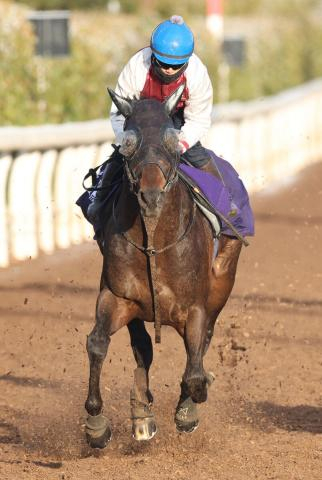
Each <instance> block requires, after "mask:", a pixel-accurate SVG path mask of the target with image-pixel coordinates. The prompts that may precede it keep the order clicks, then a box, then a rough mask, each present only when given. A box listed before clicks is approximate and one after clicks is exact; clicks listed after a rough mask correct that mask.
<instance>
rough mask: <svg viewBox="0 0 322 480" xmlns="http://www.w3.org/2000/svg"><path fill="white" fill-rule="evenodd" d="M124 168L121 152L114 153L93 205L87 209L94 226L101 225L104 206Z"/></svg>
mask: <svg viewBox="0 0 322 480" xmlns="http://www.w3.org/2000/svg"><path fill="white" fill-rule="evenodd" d="M122 168H123V165H122V163H121V159H120V154H119V152H114V153H113V155H112V156H111V158H110V162H109V163H108V164H107V165H106V167H105V170H104V173H103V177H102V179H101V180H100V182H99V183H98V185H97V187H98V190H97V191H96V195H95V196H94V198H93V201H92V203H91V204H90V205H89V207H88V209H87V217H88V219H89V221H90V222H91V223H92V224H97V223H99V215H100V212H101V208H102V206H103V205H104V202H105V199H106V197H107V195H108V193H109V191H110V189H111V187H112V185H113V183H114V181H115V177H116V175H117V173H119V172H120V170H121V169H122Z"/></svg>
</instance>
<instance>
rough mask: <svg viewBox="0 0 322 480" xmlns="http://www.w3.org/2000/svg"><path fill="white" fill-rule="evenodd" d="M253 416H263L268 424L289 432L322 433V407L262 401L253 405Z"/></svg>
mask: <svg viewBox="0 0 322 480" xmlns="http://www.w3.org/2000/svg"><path fill="white" fill-rule="evenodd" d="M252 410H253V411H252V416H254V415H256V417H257V418H258V417H260V416H262V417H263V420H266V421H265V424H266V426H275V427H277V428H280V429H283V430H286V431H288V432H307V433H312V434H322V407H312V406H310V405H297V406H295V407H290V406H284V405H277V404H275V403H270V402H260V403H257V404H256V406H255V411H256V412H255V411H254V407H252Z"/></svg>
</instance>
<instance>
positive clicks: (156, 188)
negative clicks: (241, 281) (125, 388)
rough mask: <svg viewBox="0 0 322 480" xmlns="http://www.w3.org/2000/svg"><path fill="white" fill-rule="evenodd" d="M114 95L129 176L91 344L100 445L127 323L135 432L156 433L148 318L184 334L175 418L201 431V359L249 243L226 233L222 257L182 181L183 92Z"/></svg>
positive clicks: (92, 434) (145, 436) (111, 232)
mask: <svg viewBox="0 0 322 480" xmlns="http://www.w3.org/2000/svg"><path fill="white" fill-rule="evenodd" d="M109 93H110V95H111V97H112V100H113V102H114V103H115V104H116V106H117V107H118V110H119V112H120V113H121V114H123V115H124V116H125V118H126V122H125V136H124V140H123V143H122V146H121V150H120V151H121V153H122V154H123V156H124V159H125V160H124V162H125V163H124V166H125V175H124V180H123V182H122V185H121V187H120V191H119V194H118V196H116V200H114V204H113V208H111V211H110V214H109V215H108V216H107V219H106V225H105V229H104V246H103V268H102V274H101V286H100V293H99V295H98V298H97V305H96V323H95V326H94V329H93V330H92V332H91V334H90V335H89V336H88V340H87V351H88V355H89V361H90V378H89V391H88V398H87V401H86V404H85V407H86V410H87V412H88V414H89V415H88V418H87V420H86V435H87V441H88V443H89V444H90V445H91V446H92V447H97V448H103V447H105V445H106V444H107V442H108V441H109V440H110V438H111V428H110V424H109V421H108V420H107V418H106V417H105V416H104V415H103V414H102V406H103V404H102V398H101V394H100V386H99V382H100V374H101V368H102V365H103V362H104V359H105V357H106V354H107V349H108V346H109V343H110V337H111V336H112V335H113V334H114V333H115V332H117V331H118V330H119V329H120V328H122V327H124V326H127V328H128V330H129V333H130V337H131V345H132V349H133V353H134V357H135V360H136V363H137V368H136V369H135V370H134V386H133V388H132V390H131V397H130V403H131V418H132V432H133V435H134V438H136V439H137V440H149V439H151V438H152V437H153V436H154V434H155V432H156V424H155V421H154V417H153V413H152V409H151V406H152V401H153V397H152V394H151V392H150V390H149V376H148V374H149V368H150V366H151V363H152V357H153V352H152V342H151V338H150V335H149V334H148V332H147V331H146V329H145V324H144V322H151V321H154V322H155V329H156V330H155V333H156V341H159V340H160V328H161V324H162V325H171V326H172V327H174V328H175V329H176V330H177V332H178V333H179V335H180V336H181V337H182V338H183V341H184V344H185V348H186V353H187V363H186V368H185V371H184V374H183V377H182V382H181V395H180V398H179V401H178V405H177V408H176V412H175V417H174V418H175V423H176V426H177V429H178V430H179V431H183V432H192V431H193V430H194V429H195V428H196V427H197V425H198V415H197V408H196V404H197V403H201V402H204V401H206V399H207V388H208V386H209V385H210V384H211V382H212V380H213V377H212V374H209V373H207V372H205V370H204V367H203V357H204V355H205V353H206V351H207V348H208V346H209V343H210V340H211V337H212V335H213V330H214V325H215V321H216V319H217V317H218V314H219V313H220V311H221V309H222V308H223V306H224V305H225V303H226V301H227V299H228V297H229V294H230V292H231V290H232V287H233V284H234V280H235V273H236V267H237V262H238V257H239V253H240V249H241V242H239V241H238V240H236V241H235V242H231V241H230V242H226V239H225V237H224V236H222V237H220V240H219V251H218V254H217V256H216V258H215V259H214V257H213V250H214V244H213V232H212V229H211V227H210V224H209V223H208V220H207V219H206V218H205V217H204V216H203V214H202V213H201V211H199V209H198V208H196V207H195V204H194V202H193V200H192V198H191V194H190V193H189V191H188V189H187V188H186V186H185V185H184V184H183V183H182V182H181V181H179V180H178V172H177V167H178V162H179V154H178V151H177V143H178V137H177V134H176V132H175V130H174V129H173V124H172V120H171V114H172V113H173V111H174V109H175V107H176V105H177V102H178V101H179V99H180V96H181V94H182V88H180V87H179V89H178V90H176V91H175V92H174V93H173V94H172V95H171V96H170V97H169V98H168V99H167V100H166V101H165V102H164V103H160V102H159V101H157V100H154V99H141V100H132V101H130V100H127V99H124V98H122V97H120V96H118V95H117V94H116V93H115V92H113V91H112V90H109ZM227 245H229V246H228V247H227ZM227 248H228V249H229V250H230V251H229V255H227V251H226V250H227Z"/></svg>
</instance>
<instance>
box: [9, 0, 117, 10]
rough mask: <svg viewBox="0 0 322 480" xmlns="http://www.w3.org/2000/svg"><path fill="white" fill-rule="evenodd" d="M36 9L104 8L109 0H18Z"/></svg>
mask: <svg viewBox="0 0 322 480" xmlns="http://www.w3.org/2000/svg"><path fill="white" fill-rule="evenodd" d="M16 1H17V3H23V4H24V5H27V6H28V7H31V8H33V9H35V10H73V9H93V8H104V7H106V5H107V3H108V2H107V0H91V1H89V0H16Z"/></svg>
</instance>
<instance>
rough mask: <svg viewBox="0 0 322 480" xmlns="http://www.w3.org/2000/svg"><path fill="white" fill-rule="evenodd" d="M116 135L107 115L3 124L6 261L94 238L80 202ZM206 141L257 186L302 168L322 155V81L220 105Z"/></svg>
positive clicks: (0, 225)
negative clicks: (92, 172) (61, 121)
mask: <svg viewBox="0 0 322 480" xmlns="http://www.w3.org/2000/svg"><path fill="white" fill-rule="evenodd" d="M112 141H113V133H112V129H111V126H110V123H109V122H108V121H106V120H95V121H91V122H83V123H71V124H65V125H45V126H40V127H23V128H20V127H3V128H0V267H6V266H8V265H9V264H10V263H12V262H15V261H17V260H24V259H27V258H30V257H31V258H34V257H36V256H37V255H39V254H40V253H47V254H48V253H52V252H54V251H55V249H57V248H66V247H69V246H70V245H72V244H77V243H81V242H83V241H85V240H87V239H90V238H92V228H91V226H90V225H89V224H88V223H87V222H86V221H85V220H84V219H83V218H82V215H81V212H80V210H79V208H78V207H77V206H76V205H75V200H76V198H77V197H78V196H79V195H80V194H81V193H82V187H81V183H82V178H83V176H84V175H85V173H86V172H87V171H88V169H89V168H90V167H92V166H95V165H98V164H100V163H102V162H103V161H104V159H106V158H107V156H108V155H109V154H110V152H111V147H110V143H111V142H112ZM204 143H205V145H207V146H208V147H209V148H211V149H213V150H214V151H215V152H216V153H217V154H219V155H221V156H223V157H224V158H226V159H227V160H229V161H230V162H231V163H232V164H233V165H234V166H235V168H236V169H237V170H238V172H239V173H240V175H241V177H242V178H243V180H244V181H245V183H246V185H247V187H248V189H249V191H250V192H254V191H258V190H260V189H261V188H263V187H265V186H268V185H270V184H272V183H273V182H275V181H277V180H279V179H283V178H285V176H289V175H293V174H295V173H296V172H297V171H298V170H299V169H301V168H303V167H304V166H306V165H307V164H309V163H312V162H314V161H317V160H320V159H321V158H322V80H316V81H313V82H310V83H308V84H306V85H303V86H301V87H297V88H294V89H292V90H289V91H286V92H283V93H281V94H279V95H276V96H274V97H269V98H265V99H262V100H256V101H253V102H247V103H232V104H228V105H221V106H218V107H216V108H215V109H214V115H213V125H212V127H211V129H210V132H209V135H208V137H207V139H206V141H205V142H204Z"/></svg>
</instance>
